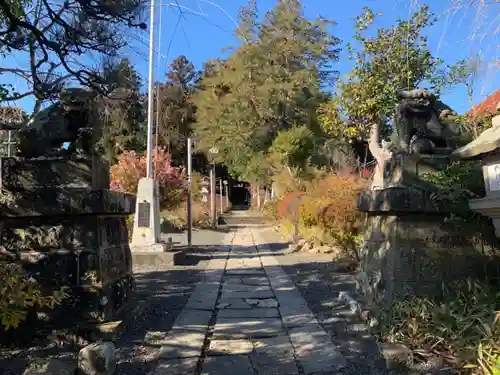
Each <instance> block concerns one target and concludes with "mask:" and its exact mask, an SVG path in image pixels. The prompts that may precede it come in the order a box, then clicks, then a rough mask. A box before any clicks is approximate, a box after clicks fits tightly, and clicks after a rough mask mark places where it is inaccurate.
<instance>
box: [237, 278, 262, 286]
mask: <svg viewBox="0 0 500 375" xmlns="http://www.w3.org/2000/svg"><path fill="white" fill-rule="evenodd" d="M242 282H243V284H246V285H269V279H268V278H267V277H244V278H242Z"/></svg>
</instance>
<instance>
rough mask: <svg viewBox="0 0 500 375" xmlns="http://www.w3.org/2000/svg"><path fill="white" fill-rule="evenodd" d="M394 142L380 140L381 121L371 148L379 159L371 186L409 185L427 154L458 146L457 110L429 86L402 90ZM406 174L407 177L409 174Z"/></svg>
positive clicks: (442, 151)
mask: <svg viewBox="0 0 500 375" xmlns="http://www.w3.org/2000/svg"><path fill="white" fill-rule="evenodd" d="M398 96H399V103H398V105H397V106H396V113H395V118H394V133H393V136H392V143H391V142H384V141H382V143H381V142H380V131H379V126H378V124H374V125H373V126H372V129H371V135H370V140H369V149H370V152H371V153H372V155H373V157H374V158H375V160H376V161H377V166H376V168H375V173H374V176H373V180H372V185H371V189H372V190H380V189H385V188H388V187H398V186H403V185H405V183H407V182H405V180H406V181H407V180H408V176H409V175H410V174H408V173H407V172H408V171H409V170H415V169H416V164H417V163H418V161H419V160H420V159H421V158H422V157H423V155H427V158H429V156H430V157H431V158H435V156H436V154H440V155H444V156H446V155H449V154H451V152H453V151H454V150H455V149H456V144H455V143H456V139H457V138H458V137H459V136H460V128H459V126H458V125H456V124H455V123H454V122H453V119H454V116H456V114H455V113H454V112H453V111H452V110H451V109H450V108H449V107H448V106H446V105H445V104H443V103H441V102H440V101H439V100H437V98H436V97H434V96H433V95H431V94H430V93H429V92H427V91H426V90H420V89H417V90H412V91H401V92H400V93H399V95H398ZM405 175H406V177H405Z"/></svg>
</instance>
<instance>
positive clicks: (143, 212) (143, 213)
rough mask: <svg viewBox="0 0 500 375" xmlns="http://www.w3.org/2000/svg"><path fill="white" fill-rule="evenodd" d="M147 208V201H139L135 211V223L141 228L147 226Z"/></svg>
mask: <svg viewBox="0 0 500 375" xmlns="http://www.w3.org/2000/svg"><path fill="white" fill-rule="evenodd" d="M149 210H150V204H149V203H148V202H141V203H139V212H138V213H137V215H138V216H137V225H138V226H139V227H142V228H149Z"/></svg>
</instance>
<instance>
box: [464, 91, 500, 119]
mask: <svg viewBox="0 0 500 375" xmlns="http://www.w3.org/2000/svg"><path fill="white" fill-rule="evenodd" d="M499 102H500V90H497V91H495V92H494V93H493V94H491V95H490V96H488V97H487V98H486V99H485V100H484V101H483V102H481V103H479V104H478V105H476V106H475V107H474V108H473V109H471V110H470V111H468V112H467V116H474V115H475V116H477V115H482V114H483V113H485V112H489V113H492V114H495V113H496V112H497V105H498V103H499Z"/></svg>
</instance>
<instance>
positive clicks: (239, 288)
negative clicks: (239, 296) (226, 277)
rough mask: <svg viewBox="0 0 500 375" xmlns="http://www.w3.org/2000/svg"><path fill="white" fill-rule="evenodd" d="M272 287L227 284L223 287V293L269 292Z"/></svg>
mask: <svg viewBox="0 0 500 375" xmlns="http://www.w3.org/2000/svg"><path fill="white" fill-rule="evenodd" d="M270 290H271V287H270V286H268V285H245V284H226V283H224V285H223V286H222V293H231V292H247V293H250V292H262V291H265V292H269V291H270Z"/></svg>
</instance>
